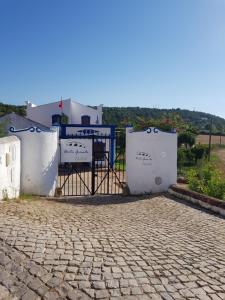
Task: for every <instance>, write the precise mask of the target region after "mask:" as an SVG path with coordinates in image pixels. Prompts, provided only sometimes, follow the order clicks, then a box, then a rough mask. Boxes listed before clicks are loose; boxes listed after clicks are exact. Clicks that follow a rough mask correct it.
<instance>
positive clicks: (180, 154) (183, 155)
mask: <svg viewBox="0 0 225 300" xmlns="http://www.w3.org/2000/svg"><path fill="white" fill-rule="evenodd" d="M195 162H196V160H195V156H194V154H193V153H192V151H191V149H185V148H178V150H177V164H178V167H182V166H193V165H194V164H195Z"/></svg>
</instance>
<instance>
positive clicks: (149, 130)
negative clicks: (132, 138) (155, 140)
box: [146, 127, 159, 133]
mask: <svg viewBox="0 0 225 300" xmlns="http://www.w3.org/2000/svg"><path fill="white" fill-rule="evenodd" d="M158 132H159V130H158V129H157V128H155V127H149V128H148V129H147V130H146V133H158Z"/></svg>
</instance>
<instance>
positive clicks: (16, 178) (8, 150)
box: [0, 136, 20, 200]
mask: <svg viewBox="0 0 225 300" xmlns="http://www.w3.org/2000/svg"><path fill="white" fill-rule="evenodd" d="M19 194H20V140H19V139H18V138H17V137H16V136H8V137H4V138H1V139H0V200H1V199H4V198H9V199H12V198H17V197H19Z"/></svg>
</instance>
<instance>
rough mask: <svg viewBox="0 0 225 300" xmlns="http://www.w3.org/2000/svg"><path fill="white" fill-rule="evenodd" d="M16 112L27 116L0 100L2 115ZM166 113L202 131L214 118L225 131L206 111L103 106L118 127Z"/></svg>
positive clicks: (224, 125) (218, 128)
mask: <svg viewBox="0 0 225 300" xmlns="http://www.w3.org/2000/svg"><path fill="white" fill-rule="evenodd" d="M10 112H15V113H17V114H19V115H22V116H25V115H26V111H25V106H17V105H10V104H4V103H1V102H0V116H1V115H4V114H7V113H10ZM164 113H178V114H179V115H180V116H181V117H182V118H183V119H184V120H185V121H186V122H189V123H191V124H192V125H193V126H195V127H196V128H197V129H199V130H200V131H202V132H204V131H205V132H207V131H208V129H209V124H210V119H211V118H212V119H213V132H214V133H217V132H218V133H219V132H220V133H221V132H222V133H225V119H223V118H220V117H217V116H214V115H211V114H207V113H204V112H198V111H190V110H187V109H179V108H177V109H158V108H145V107H103V123H104V124H115V125H117V126H118V127H121V126H125V125H128V124H131V125H132V124H134V123H135V121H136V120H137V117H144V118H159V117H160V115H161V114H164Z"/></svg>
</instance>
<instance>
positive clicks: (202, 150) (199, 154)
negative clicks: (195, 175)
mask: <svg viewBox="0 0 225 300" xmlns="http://www.w3.org/2000/svg"><path fill="white" fill-rule="evenodd" d="M191 152H192V153H193V155H194V157H195V162H196V163H197V161H198V160H199V159H203V158H205V157H207V156H208V152H209V149H208V146H207V145H200V144H199V145H195V146H194V147H192V148H191Z"/></svg>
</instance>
